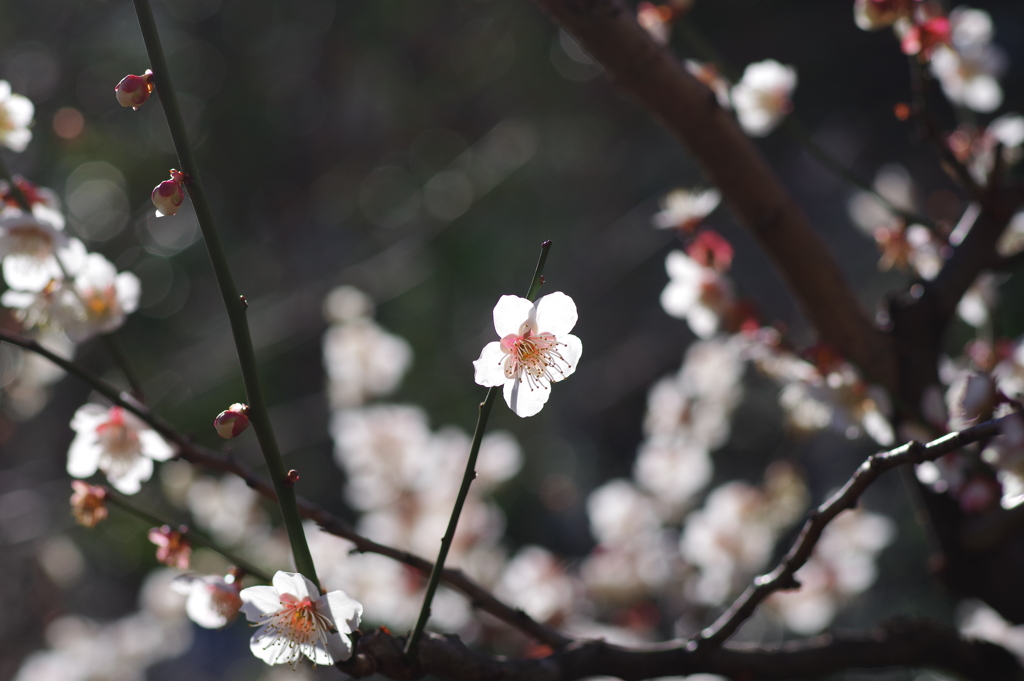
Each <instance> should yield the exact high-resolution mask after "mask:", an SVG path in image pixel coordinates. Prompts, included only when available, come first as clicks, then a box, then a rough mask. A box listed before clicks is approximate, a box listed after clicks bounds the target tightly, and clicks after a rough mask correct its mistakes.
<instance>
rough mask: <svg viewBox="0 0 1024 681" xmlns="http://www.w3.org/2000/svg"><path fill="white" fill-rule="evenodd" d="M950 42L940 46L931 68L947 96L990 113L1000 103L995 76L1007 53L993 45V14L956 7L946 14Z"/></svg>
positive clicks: (950, 99) (997, 82)
mask: <svg viewBox="0 0 1024 681" xmlns="http://www.w3.org/2000/svg"><path fill="white" fill-rule="evenodd" d="M949 27H950V36H951V44H950V45H939V46H937V47H936V49H935V51H934V52H933V53H932V56H931V63H930V67H931V71H932V73H933V74H934V75H935V77H936V78H938V80H939V83H940V84H941V85H942V90H943V92H945V93H946V97H947V98H949V101H951V102H953V103H954V104H959V105H962V106H965V107H967V108H968V109H971V110H972V111H977V112H980V113H990V112H992V111H995V110H996V109H998V108H999V106H1000V105H1001V104H1002V103H1003V90H1002V88H1001V87H1000V86H999V81H998V80H997V78H998V77H999V76H1000V75H1001V73H1002V71H1003V70H1004V69H1005V66H1006V56H1005V54H1003V52H1002V51H1001V50H1000V49H999V48H998V47H996V46H995V45H993V44H992V32H993V27H992V17H991V16H990V15H989V13H988V12H985V11H984V10H980V9H972V8H970V7H965V6H961V7H957V8H955V9H954V10H953V11H952V12H950V13H949Z"/></svg>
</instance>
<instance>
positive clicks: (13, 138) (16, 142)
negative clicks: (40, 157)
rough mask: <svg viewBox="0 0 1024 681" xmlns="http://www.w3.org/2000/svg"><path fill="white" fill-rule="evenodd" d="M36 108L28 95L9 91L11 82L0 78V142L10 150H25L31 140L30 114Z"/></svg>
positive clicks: (33, 113)
mask: <svg viewBox="0 0 1024 681" xmlns="http://www.w3.org/2000/svg"><path fill="white" fill-rule="evenodd" d="M35 112H36V108H35V106H33V104H32V102H31V100H29V98H28V97H24V96H22V95H16V94H14V93H12V92H11V84H10V83H8V82H7V81H6V80H0V144H2V145H4V146H5V147H7V148H8V149H10V150H11V151H19V152H20V151H25V147H27V146H28V143H29V142H31V141H32V131H31V130H29V129H28V128H29V126H30V125H32V116H33V115H35Z"/></svg>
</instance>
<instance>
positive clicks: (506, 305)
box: [494, 296, 533, 338]
mask: <svg viewBox="0 0 1024 681" xmlns="http://www.w3.org/2000/svg"><path fill="white" fill-rule="evenodd" d="M532 311H533V303H531V302H530V301H529V300H527V299H526V298H520V297H519V296H502V297H501V298H500V299H498V304H497V305H495V306H494V330H495V331H497V332H498V337H499V338H504V337H505V336H507V335H509V334H510V333H519V327H520V326H522V325H523V322H525V321H526V320H527V319H529V318H530V314H531V313H532Z"/></svg>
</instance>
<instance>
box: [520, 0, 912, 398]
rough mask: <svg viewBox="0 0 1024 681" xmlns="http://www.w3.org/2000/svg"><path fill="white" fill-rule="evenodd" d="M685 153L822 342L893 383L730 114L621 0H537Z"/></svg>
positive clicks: (819, 251) (815, 242)
mask: <svg viewBox="0 0 1024 681" xmlns="http://www.w3.org/2000/svg"><path fill="white" fill-rule="evenodd" d="M536 2H537V3H538V4H539V5H540V6H541V7H542V8H543V9H545V10H546V11H547V12H548V13H549V14H550V15H551V16H552V17H553V19H554V20H555V21H556V22H557V23H558V24H559V25H560V26H561V27H562V28H564V29H565V30H566V31H568V32H569V33H571V34H572V35H573V36H574V37H575V38H576V40H577V41H578V42H579V43H580V45H581V46H582V47H583V48H584V49H585V50H586V51H587V52H588V53H589V54H590V55H591V56H592V57H594V58H595V59H596V60H597V61H598V62H599V63H600V64H601V65H602V66H603V67H604V68H605V70H606V71H607V74H608V77H609V78H611V79H612V80H613V81H614V82H615V83H616V85H618V87H619V88H620V89H622V90H623V91H625V92H626V93H628V94H629V95H631V96H632V97H634V98H635V99H636V100H638V101H639V102H640V103H641V104H642V105H643V106H644V107H646V108H647V109H648V110H649V111H650V112H651V114H652V115H653V116H654V117H655V118H656V119H657V120H658V121H659V122H660V123H661V124H662V125H664V126H665V127H666V128H667V129H668V130H669V131H670V132H671V133H672V134H673V135H675V137H676V138H677V139H678V140H679V141H680V142H681V143H682V144H683V145H684V146H685V147H686V148H687V149H689V150H690V152H691V153H692V154H693V156H694V157H695V158H696V159H697V161H698V162H699V163H700V164H701V166H702V167H703V169H704V171H705V172H706V173H707V175H708V178H709V179H710V181H711V182H712V183H713V184H714V185H715V186H716V187H718V189H719V190H720V191H721V192H722V196H723V198H724V200H725V202H726V203H727V204H728V205H729V207H730V208H731V210H732V211H733V213H734V214H735V215H736V217H737V219H738V220H739V222H740V223H741V224H742V225H744V226H745V227H746V228H747V229H748V230H749V231H751V232H752V233H753V235H754V236H755V237H756V238H757V240H758V242H759V243H760V244H761V247H762V248H763V249H764V250H765V251H766V252H767V253H768V254H769V256H770V257H771V258H772V259H773V260H774V262H775V264H776V266H777V268H778V270H779V271H780V272H781V275H782V277H783V279H784V280H785V281H786V283H787V284H788V285H789V288H790V290H791V291H792V292H793V293H794V294H795V296H796V298H797V300H798V301H799V303H800V305H801V307H802V309H803V311H804V313H805V314H806V315H807V316H808V318H809V319H810V321H811V322H813V323H814V325H815V326H816V327H817V328H818V330H819V331H820V333H821V334H822V336H823V338H824V340H826V341H827V342H829V343H830V344H832V345H833V346H835V347H836V348H838V349H839V350H840V351H841V352H842V354H843V355H844V356H846V357H847V358H848V359H850V360H852V361H853V362H855V363H856V364H857V365H858V366H860V368H861V369H862V370H863V371H864V373H865V375H866V376H867V377H868V378H869V379H870V380H871V381H873V382H875V383H879V384H881V385H883V386H885V387H887V388H889V389H890V390H892V389H894V388H895V387H896V384H895V378H896V371H895V368H896V363H895V355H894V353H893V350H892V347H891V345H890V341H889V339H888V338H887V337H886V335H885V334H884V333H883V332H882V331H880V330H879V329H877V328H876V327H875V326H874V324H873V322H872V321H871V319H870V318H869V317H868V315H867V314H866V313H865V311H864V310H863V308H862V307H861V305H860V302H859V301H858V300H857V298H856V296H855V295H854V293H853V291H852V289H851V288H850V286H849V285H848V284H847V282H846V281H845V280H844V278H843V276H842V274H841V271H840V267H839V263H838V262H837V261H836V259H835V257H834V256H833V255H832V254H831V253H830V252H829V250H828V249H827V247H826V246H825V244H824V242H823V241H822V240H821V238H820V237H819V236H818V234H817V233H816V232H815V231H814V229H813V228H812V227H811V225H810V223H809V222H808V220H807V218H806V216H805V215H804V214H803V212H802V211H801V210H800V208H799V206H797V204H796V203H795V202H794V201H793V199H792V198H791V197H790V196H789V195H788V193H787V192H786V190H785V188H784V187H783V186H782V183H781V182H780V181H779V179H778V177H777V176H776V175H775V173H774V172H773V171H772V170H771V168H770V167H769V166H768V164H767V163H766V162H765V160H764V158H762V156H761V154H760V153H759V152H758V150H757V148H756V147H755V146H754V144H753V143H752V142H751V141H750V139H749V138H748V137H747V136H746V135H745V134H744V133H743V132H742V131H741V130H740V128H739V126H738V125H737V123H736V121H735V119H734V118H733V116H732V114H731V113H729V112H727V111H725V110H723V109H722V108H721V107H720V106H719V105H718V103H717V101H716V99H715V97H714V95H713V94H712V93H711V91H710V90H708V88H707V87H705V86H704V85H702V84H701V83H699V82H698V81H697V80H696V79H695V78H694V77H693V76H691V75H690V74H689V73H688V72H687V70H686V68H685V67H684V66H683V65H682V64H680V63H679V61H678V60H677V59H676V58H675V57H674V56H673V55H672V54H671V53H670V52H669V51H668V50H667V49H665V48H663V47H661V46H659V45H657V44H656V43H655V42H654V41H653V40H652V39H651V38H650V36H649V35H648V34H647V32H646V31H644V30H643V29H642V28H641V27H640V26H639V25H638V24H637V22H636V19H635V18H634V16H633V12H632V10H631V9H630V8H629V7H628V6H627V5H626V4H625V3H624V2H622V0H536Z"/></svg>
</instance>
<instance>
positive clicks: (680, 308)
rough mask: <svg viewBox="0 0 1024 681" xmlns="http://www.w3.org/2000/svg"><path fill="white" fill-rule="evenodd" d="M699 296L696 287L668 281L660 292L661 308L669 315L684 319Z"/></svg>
mask: <svg viewBox="0 0 1024 681" xmlns="http://www.w3.org/2000/svg"><path fill="white" fill-rule="evenodd" d="M699 295H700V290H699V289H698V288H697V287H696V286H691V285H689V284H682V283H679V282H676V281H670V282H669V283H668V285H667V286H666V287H665V289H664V290H663V291H662V292H661V307H662V308H663V309H664V310H665V312H667V313H668V314H669V315H671V316H673V317H676V318H678V319H685V318H686V315H687V314H689V312H690V309H691V308H693V306H694V305H695V304H696V302H697V297H698V296H699Z"/></svg>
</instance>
